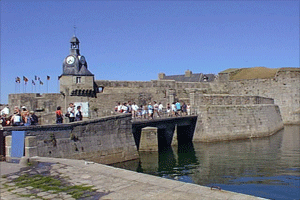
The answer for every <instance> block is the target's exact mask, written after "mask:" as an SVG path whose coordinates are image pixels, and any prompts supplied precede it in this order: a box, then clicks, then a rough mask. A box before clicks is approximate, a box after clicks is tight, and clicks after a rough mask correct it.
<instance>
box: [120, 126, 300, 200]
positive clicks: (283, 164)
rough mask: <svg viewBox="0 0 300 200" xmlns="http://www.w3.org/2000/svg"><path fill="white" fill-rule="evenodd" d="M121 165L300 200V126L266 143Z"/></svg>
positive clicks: (213, 147) (194, 149) (207, 146)
mask: <svg viewBox="0 0 300 200" xmlns="http://www.w3.org/2000/svg"><path fill="white" fill-rule="evenodd" d="M122 165H123V166H120V164H118V165H114V166H117V167H122V168H126V169H130V170H134V171H140V172H143V173H147V174H153V175H157V176H161V177H166V178H171V179H176V180H180V181H184V182H191V183H196V184H199V185H207V186H211V185H218V186H220V187H221V188H222V189H226V190H231V191H235V192H242V193H245V194H251V195H256V196H261V197H265V198H271V199H272V198H273V199H282V198H283V199H299V196H300V193H299V191H300V126H285V128H284V130H282V131H280V132H278V133H277V134H275V135H273V136H271V137H265V138H256V139H249V140H240V141H230V142H218V143H194V144H193V143H188V144H180V143H179V146H175V147H173V148H170V149H167V150H164V151H161V152H159V153H158V152H155V153H145V152H144V153H140V160H137V161H131V162H127V164H124V163H123V164H122ZM125 165H126V166H125Z"/></svg>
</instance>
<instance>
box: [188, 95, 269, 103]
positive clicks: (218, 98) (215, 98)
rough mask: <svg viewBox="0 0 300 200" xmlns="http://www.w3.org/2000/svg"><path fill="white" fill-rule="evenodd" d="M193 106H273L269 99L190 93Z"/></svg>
mask: <svg viewBox="0 0 300 200" xmlns="http://www.w3.org/2000/svg"><path fill="white" fill-rule="evenodd" d="M191 96H193V102H192V105H193V106H201V105H246V104H274V100H273V99H271V98H265V97H259V96H248V95H244V96H242V95H226V94H199V93H192V95H191Z"/></svg>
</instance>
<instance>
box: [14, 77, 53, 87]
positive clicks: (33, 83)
mask: <svg viewBox="0 0 300 200" xmlns="http://www.w3.org/2000/svg"><path fill="white" fill-rule="evenodd" d="M34 80H35V81H37V82H39V83H40V85H43V84H44V83H43V81H42V80H41V78H40V77H38V76H34ZM34 80H32V81H31V83H32V85H35V83H36V82H34ZM49 80H50V76H47V81H49ZM23 81H24V83H25V84H27V82H28V81H29V79H28V78H27V77H26V76H23ZM16 83H21V78H20V77H18V76H17V78H16Z"/></svg>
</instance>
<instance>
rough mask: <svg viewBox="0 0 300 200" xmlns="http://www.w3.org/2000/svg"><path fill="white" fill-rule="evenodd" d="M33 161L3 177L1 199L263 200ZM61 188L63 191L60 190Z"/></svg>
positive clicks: (63, 162) (88, 165) (75, 163)
mask: <svg viewBox="0 0 300 200" xmlns="http://www.w3.org/2000/svg"><path fill="white" fill-rule="evenodd" d="M33 159H34V162H39V163H40V164H38V165H35V166H36V167H30V168H29V169H28V168H27V169H25V170H23V171H20V172H17V173H11V174H9V173H6V174H1V199H3V200H6V199H7V200H8V199H65V200H71V199H76V198H83V199H107V200H108V199H122V200H126V199H144V200H148V199H155V200H157V199H164V200H166V199H170V200H171V199H172V200H177V199H193V200H194V199H201V200H203V199H215V200H218V199H220V200H221V199H222V200H224V199H231V200H234V199H236V200H240V199H249V200H251V199H253V200H254V199H263V198H258V197H254V196H249V195H244V194H239V193H234V192H229V191H225V190H219V189H211V188H209V187H204V186H200V185H195V184H190V183H183V182H179V181H175V180H169V179H165V178H160V177H155V176H151V175H146V174H141V173H137V172H133V171H127V170H124V169H118V168H114V167H110V166H106V165H102V164H97V163H92V162H86V161H83V160H70V159H58V158H42V157H35V158H33ZM31 162H32V161H31ZM5 164H6V165H1V171H5V170H3V167H4V166H8V167H9V163H5ZM10 165H16V164H10ZM38 166H40V167H38ZM24 176H27V177H29V179H30V177H32V176H34V177H42V176H43V177H44V176H48V179H49V180H53V179H56V180H60V181H61V183H63V184H64V185H65V188H67V189H66V190H63V189H61V191H58V190H57V188H53V189H51V190H49V188H41V187H38V186H36V187H35V186H34V184H32V186H27V185H25V184H23V186H22V184H20V182H21V180H22V177H24ZM32 181H34V179H32ZM23 182H24V180H23ZM53 182H55V181H53ZM66 185H68V186H66ZM24 186H25V187H24ZM83 187H85V188H87V189H86V191H82V192H81V193H79V192H74V190H72V188H79V189H80V188H83ZM60 188H64V187H63V186H60Z"/></svg>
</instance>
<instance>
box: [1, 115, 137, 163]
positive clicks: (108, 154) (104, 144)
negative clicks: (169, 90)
mask: <svg viewBox="0 0 300 200" xmlns="http://www.w3.org/2000/svg"><path fill="white" fill-rule="evenodd" d="M130 120H131V115H130V114H124V115H116V116H111V117H103V118H98V119H93V120H87V121H81V122H74V123H69V124H59V125H56V124H55V125H44V126H27V127H24V126H22V127H5V128H4V134H5V135H6V137H7V138H6V140H7V142H6V144H7V152H8V155H7V157H10V155H9V152H10V149H9V148H10V146H9V144H10V142H9V138H11V136H9V135H10V134H11V131H25V133H26V140H25V141H27V142H25V150H26V151H25V156H29V157H31V156H40V157H56V158H72V159H85V160H93V161H97V162H99V163H103V164H110V163H116V162H123V161H126V160H132V159H136V158H138V153H137V149H136V145H135V142H134V138H133V135H132V123H131V121H130Z"/></svg>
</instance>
